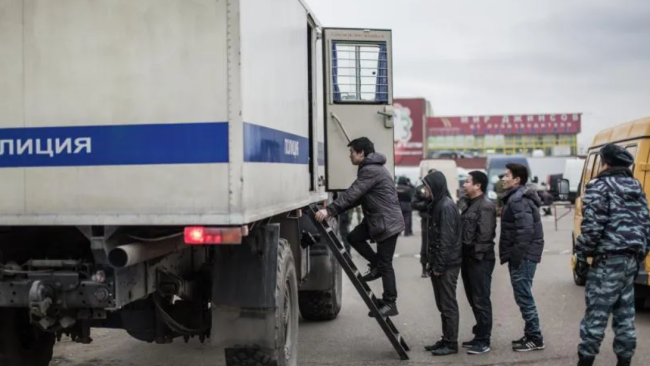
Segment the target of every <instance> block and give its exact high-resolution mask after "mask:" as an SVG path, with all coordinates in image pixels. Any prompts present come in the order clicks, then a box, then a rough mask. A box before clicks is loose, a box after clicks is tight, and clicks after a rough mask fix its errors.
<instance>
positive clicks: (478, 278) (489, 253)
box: [459, 171, 497, 354]
mask: <svg viewBox="0 0 650 366" xmlns="http://www.w3.org/2000/svg"><path fill="white" fill-rule="evenodd" d="M487 185H488V177H487V175H485V173H482V172H479V171H473V172H470V173H469V176H468V177H467V180H466V181H465V184H464V185H463V188H464V191H465V196H464V197H463V198H462V199H461V201H460V204H459V206H460V207H461V211H462V214H461V222H462V232H461V237H462V242H463V264H462V267H461V275H462V279H463V285H464V287H465V293H466V294H467V301H469V305H470V306H471V307H472V312H473V313H474V319H476V325H475V326H474V328H473V329H472V333H474V339H472V340H471V341H469V342H464V343H463V347H466V348H468V350H467V353H469V354H482V353H486V352H489V351H490V338H491V334H492V302H491V300H490V293H491V289H490V288H491V286H492V273H493V272H494V265H495V260H496V256H495V253H494V244H495V243H494V238H495V237H496V228H497V207H496V205H495V204H494V203H493V202H492V201H490V200H489V199H488V198H487V197H486V196H485V189H486V188H487Z"/></svg>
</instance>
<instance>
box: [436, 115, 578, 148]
mask: <svg viewBox="0 0 650 366" xmlns="http://www.w3.org/2000/svg"><path fill="white" fill-rule="evenodd" d="M581 119H582V114H581V113H565V114H534V115H533V114H530V115H498V116H494V115H493V116H449V117H438V116H436V117H427V118H426V142H425V149H426V156H427V157H428V158H442V157H455V156H458V155H461V156H465V157H469V156H476V157H484V156H487V155H491V154H506V155H513V154H524V155H528V156H534V155H543V156H573V155H577V154H578V133H580V128H581V122H582V121H581Z"/></svg>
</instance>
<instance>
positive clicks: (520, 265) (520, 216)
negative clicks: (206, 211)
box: [499, 163, 545, 352]
mask: <svg viewBox="0 0 650 366" xmlns="http://www.w3.org/2000/svg"><path fill="white" fill-rule="evenodd" d="M503 187H504V188H505V192H504V193H503V210H502V214H501V236H500V238H499V256H500V259H501V264H505V263H508V270H509V271H510V283H511V285H512V289H513V292H514V295H515V302H516V303H517V305H518V306H519V310H520V311H521V316H522V318H523V319H524V322H525V327H524V336H523V337H522V338H520V339H518V340H515V341H512V349H513V351H517V352H526V351H535V350H543V349H544V348H545V345H544V338H543V337H542V331H541V328H540V326H539V314H538V313H537V307H536V305H535V299H534V298H533V291H532V288H533V279H534V277H535V271H536V269H537V264H538V263H540V262H541V260H542V253H543V252H544V229H543V227H542V219H541V215H540V213H539V208H540V206H541V205H542V200H541V199H540V198H539V195H538V194H537V190H536V188H535V185H534V184H528V168H527V167H525V166H523V165H521V164H513V163H511V164H507V165H506V174H505V176H504V177H503Z"/></svg>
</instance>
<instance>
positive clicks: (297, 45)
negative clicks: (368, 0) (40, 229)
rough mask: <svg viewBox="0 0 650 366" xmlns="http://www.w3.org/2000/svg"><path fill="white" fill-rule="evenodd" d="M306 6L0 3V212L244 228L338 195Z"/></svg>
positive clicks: (170, 1) (290, 1)
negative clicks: (327, 164)
mask: <svg viewBox="0 0 650 366" xmlns="http://www.w3.org/2000/svg"><path fill="white" fill-rule="evenodd" d="M303 5H304V4H302V3H301V2H300V1H297V0H282V1H268V2H265V1H261V2H260V1H254V0H241V1H234V0H230V1H213V0H195V1H184V0H166V1H159V0H138V1H131V0H110V1H109V0H96V1H78V0H59V1H47V0H32V1H27V0H1V1H0V60H2V61H0V65H2V67H0V90H2V93H1V94H2V96H3V97H2V98H0V192H1V193H0V194H1V196H0V201H1V202H2V204H1V205H0V222H2V224H4V225H48V224H70V225H91V224H101V225H122V224H130V225H133V224H140V225H167V224H187V223H193V224H208V223H209V224H211V225H220V224H243V223H248V222H252V221H255V220H257V219H260V218H264V217H270V216H272V215H274V214H277V213H281V212H286V211H289V210H291V209H295V208H299V207H302V206H305V205H307V204H309V203H311V202H316V201H321V200H324V199H326V194H325V190H324V187H323V186H322V183H321V184H319V181H322V175H323V165H324V157H323V156H319V154H323V153H324V150H325V149H324V147H323V146H322V144H323V143H322V141H323V138H324V130H323V115H322V113H323V112H322V111H323V97H322V94H323V93H322V92H321V90H322V79H320V78H317V77H316V75H317V74H318V73H315V74H314V80H315V83H316V84H315V85H316V87H315V91H316V92H317V93H318V96H317V97H316V98H315V100H316V101H317V106H316V108H314V113H315V115H314V117H313V118H314V120H315V121H316V123H315V124H317V126H318V127H315V128H314V131H313V136H314V137H315V138H316V140H317V141H319V143H318V144H317V142H316V141H314V140H310V139H309V135H310V133H309V132H310V131H309V128H310V124H309V123H308V121H309V110H308V106H309V100H308V93H307V83H308V73H307V68H308V64H307V47H308V43H307V24H306V21H305V20H306V14H307V13H306V12H307V10H306V9H305V7H304V6H303ZM277 24H282V25H283V26H282V27H278V26H277ZM300 38H302V39H304V42H296V41H295V40H296V39H300ZM320 51H321V50H320V48H319V47H317V49H316V52H317V53H318V56H317V57H316V59H317V60H318V62H317V64H318V65H319V66H318V67H320V68H321V70H322V56H321V52H320ZM321 72H322V71H321ZM310 144H313V146H314V147H313V149H314V157H313V158H314V159H313V161H310V160H309V150H310ZM346 163H347V162H346ZM309 164H313V165H314V168H313V169H315V171H316V173H315V174H313V175H310V169H309ZM347 164H348V165H349V163H347ZM319 167H320V168H319ZM346 168H348V166H346ZM319 177H321V179H320V180H319ZM310 179H313V184H312V183H311V182H310ZM310 185H312V186H313V189H311V188H310Z"/></svg>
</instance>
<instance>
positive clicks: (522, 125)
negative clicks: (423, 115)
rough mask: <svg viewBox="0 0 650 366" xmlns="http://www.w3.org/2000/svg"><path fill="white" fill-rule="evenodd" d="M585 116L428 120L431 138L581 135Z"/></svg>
mask: <svg viewBox="0 0 650 366" xmlns="http://www.w3.org/2000/svg"><path fill="white" fill-rule="evenodd" d="M581 117H582V115H581V113H567V114H529V115H500V116H466V117H462V116H456V117H428V118H427V133H428V136H436V135H438V136H439V135H550V134H577V133H579V132H580V127H581V122H582V121H581Z"/></svg>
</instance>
